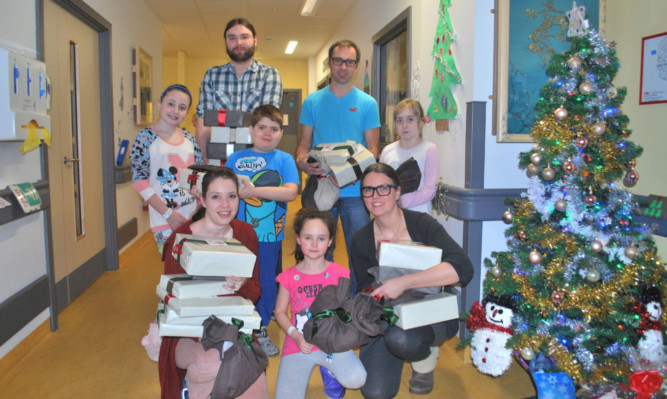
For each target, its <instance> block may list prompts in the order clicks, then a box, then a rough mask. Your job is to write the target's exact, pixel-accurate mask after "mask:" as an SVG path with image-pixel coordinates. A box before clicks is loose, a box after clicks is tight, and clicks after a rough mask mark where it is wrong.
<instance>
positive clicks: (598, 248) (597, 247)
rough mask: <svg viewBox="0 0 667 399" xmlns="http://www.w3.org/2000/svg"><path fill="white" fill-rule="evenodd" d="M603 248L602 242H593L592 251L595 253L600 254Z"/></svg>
mask: <svg viewBox="0 0 667 399" xmlns="http://www.w3.org/2000/svg"><path fill="white" fill-rule="evenodd" d="M603 247H604V245H602V243H601V242H600V241H598V240H593V241H591V249H592V250H593V252H595V253H598V252H600V251H602V248H603Z"/></svg>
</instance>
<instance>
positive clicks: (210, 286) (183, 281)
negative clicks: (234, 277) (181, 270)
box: [157, 274, 232, 298]
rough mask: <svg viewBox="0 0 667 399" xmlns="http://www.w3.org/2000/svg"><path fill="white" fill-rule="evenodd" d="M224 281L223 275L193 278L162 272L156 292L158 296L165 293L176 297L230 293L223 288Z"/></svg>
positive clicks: (162, 296)
mask: <svg viewBox="0 0 667 399" xmlns="http://www.w3.org/2000/svg"><path fill="white" fill-rule="evenodd" d="M224 283H225V278H224V277H220V278H219V280H208V279H195V278H194V277H193V276H190V275H189V274H163V275H162V276H160V283H159V284H158V285H157V294H158V296H160V298H164V296H166V295H173V296H175V297H177V298H201V297H207V296H218V295H228V294H231V293H232V291H229V290H227V289H225V288H223V286H222V285H223V284H224ZM161 294H164V295H161Z"/></svg>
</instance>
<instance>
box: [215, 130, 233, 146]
mask: <svg viewBox="0 0 667 399" xmlns="http://www.w3.org/2000/svg"><path fill="white" fill-rule="evenodd" d="M233 142H234V140H233V139H232V128H230V127H227V126H211V143H233Z"/></svg>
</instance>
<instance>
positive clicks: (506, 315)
mask: <svg viewBox="0 0 667 399" xmlns="http://www.w3.org/2000/svg"><path fill="white" fill-rule="evenodd" d="M513 314H514V311H513V305H512V300H511V297H510V296H506V295H503V296H495V295H492V294H489V295H487V296H486V297H485V298H484V300H482V304H481V305H480V304H479V302H475V304H474V305H473V307H472V309H470V316H469V317H468V322H467V325H468V329H470V330H471V331H473V332H474V335H473V337H472V343H471V348H472V349H471V357H472V361H473V364H474V365H475V367H477V369H478V370H479V371H481V372H482V373H485V374H490V375H492V376H494V377H497V376H499V375H501V374H503V373H504V372H505V371H507V369H509V367H510V365H511V364H512V348H506V347H505V345H506V344H507V340H508V339H510V337H511V336H512V316H513Z"/></svg>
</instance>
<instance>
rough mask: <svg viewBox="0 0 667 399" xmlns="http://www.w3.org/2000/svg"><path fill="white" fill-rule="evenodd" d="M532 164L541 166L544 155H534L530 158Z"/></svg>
mask: <svg viewBox="0 0 667 399" xmlns="http://www.w3.org/2000/svg"><path fill="white" fill-rule="evenodd" d="M530 162H531V163H532V164H533V165H539V164H540V162H542V154H539V153H537V152H536V153H534V154H533V155H531V156H530Z"/></svg>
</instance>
